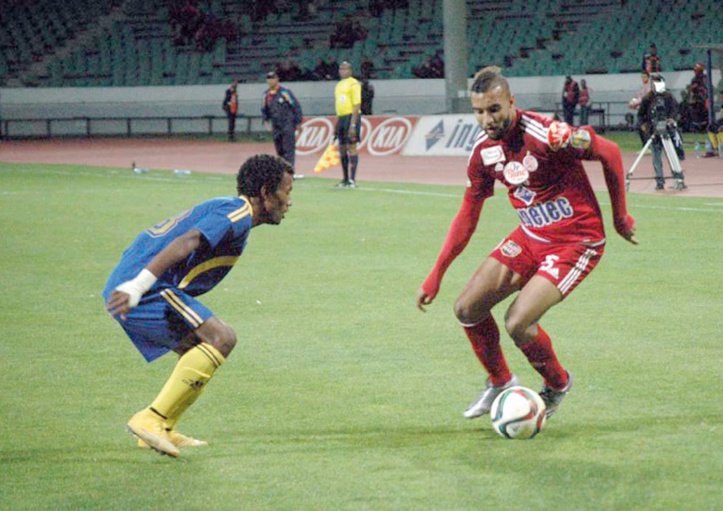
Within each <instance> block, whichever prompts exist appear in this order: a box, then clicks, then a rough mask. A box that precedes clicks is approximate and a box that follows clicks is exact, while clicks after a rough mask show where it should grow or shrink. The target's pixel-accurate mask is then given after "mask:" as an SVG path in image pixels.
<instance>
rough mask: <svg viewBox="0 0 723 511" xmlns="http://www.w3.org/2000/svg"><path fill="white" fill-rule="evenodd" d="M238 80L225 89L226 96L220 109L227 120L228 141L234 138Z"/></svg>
mask: <svg viewBox="0 0 723 511" xmlns="http://www.w3.org/2000/svg"><path fill="white" fill-rule="evenodd" d="M237 88H238V80H236V78H234V79H233V80H231V85H229V87H228V89H226V95H225V96H224V98H223V104H222V108H223V111H224V112H226V117H227V118H228V139H229V141H233V140H234V139H235V138H236V115H237V114H238V92H236V89H237Z"/></svg>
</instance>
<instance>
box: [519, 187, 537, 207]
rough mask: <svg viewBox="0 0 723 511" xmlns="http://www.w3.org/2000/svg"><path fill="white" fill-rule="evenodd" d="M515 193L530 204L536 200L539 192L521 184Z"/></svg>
mask: <svg viewBox="0 0 723 511" xmlns="http://www.w3.org/2000/svg"><path fill="white" fill-rule="evenodd" d="M513 195H514V196H515V197H516V198H518V199H520V200H521V201H522V202H524V203H525V204H527V205H528V206H529V205H530V204H532V202H533V201H534V200H535V196H536V195H537V194H536V193H535V192H533V191H532V190H530V189H529V188H525V187H524V186H519V187H518V188H517V190H515V193H514V194H513Z"/></svg>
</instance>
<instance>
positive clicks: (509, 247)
mask: <svg viewBox="0 0 723 511" xmlns="http://www.w3.org/2000/svg"><path fill="white" fill-rule="evenodd" d="M500 252H502V255H503V256H505V257H517V256H518V255H520V254H521V253H522V248H521V247H520V246H519V245H518V244H517V243H515V242H514V241H512V240H507V241H505V242H504V243H503V244H502V246H501V247H500Z"/></svg>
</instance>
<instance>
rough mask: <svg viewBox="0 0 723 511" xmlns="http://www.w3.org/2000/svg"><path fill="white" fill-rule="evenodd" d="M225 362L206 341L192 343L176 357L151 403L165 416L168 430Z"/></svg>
mask: <svg viewBox="0 0 723 511" xmlns="http://www.w3.org/2000/svg"><path fill="white" fill-rule="evenodd" d="M225 361H226V359H225V358H224V356H223V355H221V353H220V352H219V351H218V350H217V349H216V348H214V347H213V346H211V345H210V344H207V343H205V342H204V343H201V344H198V345H197V346H194V347H193V348H191V349H190V350H188V351H187V352H186V353H185V354H184V355H183V356H182V357H181V358H180V359H178V363H177V364H176V367H175V368H174V369H173V372H172V373H171V377H170V378H168V381H167V382H166V384H165V385H164V386H163V389H161V392H160V393H159V394H158V396H157V397H156V399H155V400H154V401H153V403H152V404H151V408H152V409H153V410H154V411H156V412H157V413H158V414H160V415H162V416H163V417H165V418H166V426H167V427H168V428H169V429H171V428H173V426H175V425H176V422H178V419H179V417H180V416H181V414H182V413H183V412H185V411H186V409H188V407H189V406H191V405H192V404H193V403H194V401H196V399H198V396H200V395H201V392H203V389H204V387H205V386H206V384H207V383H208V381H209V380H210V379H211V377H212V376H213V373H214V371H216V369H218V368H219V367H220V366H221V364H223V363H224V362H225Z"/></svg>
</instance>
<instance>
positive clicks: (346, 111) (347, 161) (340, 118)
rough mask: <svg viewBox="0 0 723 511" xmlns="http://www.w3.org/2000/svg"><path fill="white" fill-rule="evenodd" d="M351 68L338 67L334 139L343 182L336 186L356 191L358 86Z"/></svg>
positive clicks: (359, 91) (359, 109) (359, 114)
mask: <svg viewBox="0 0 723 511" xmlns="http://www.w3.org/2000/svg"><path fill="white" fill-rule="evenodd" d="M351 73H352V67H351V64H350V63H349V62H347V61H344V62H342V63H341V64H339V78H340V80H339V82H338V83H337V84H336V88H335V89H334V104H335V110H336V126H335V127H334V138H336V140H337V141H338V144H339V155H340V159H341V168H342V171H343V173H344V178H343V179H342V180H341V182H339V184H337V185H336V186H337V187H339V188H356V186H357V184H356V172H357V168H358V166H359V155H358V154H357V147H356V146H357V142H359V136H360V135H361V84H360V83H359V80H357V79H356V78H354V77H353V76H352V75H351Z"/></svg>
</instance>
